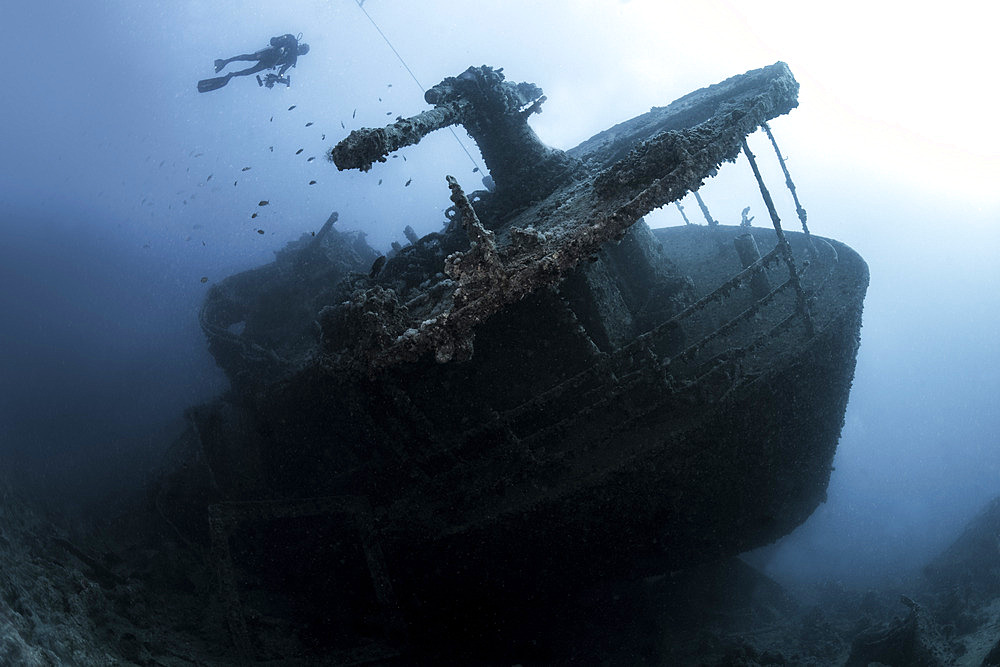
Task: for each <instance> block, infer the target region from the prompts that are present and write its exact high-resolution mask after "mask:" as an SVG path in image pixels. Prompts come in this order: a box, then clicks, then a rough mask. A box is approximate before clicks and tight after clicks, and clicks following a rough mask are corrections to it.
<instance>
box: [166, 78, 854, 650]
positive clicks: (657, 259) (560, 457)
mask: <svg viewBox="0 0 1000 667" xmlns="http://www.w3.org/2000/svg"><path fill="white" fill-rule="evenodd" d="M797 92H798V84H797V83H796V81H795V79H794V78H793V76H792V74H791V72H790V70H789V69H788V67H787V66H786V65H785V64H784V63H776V64H774V65H771V66H769V67H765V68H762V69H759V70H753V71H751V72H747V73H746V74H742V75H739V76H735V77H732V78H730V79H727V80H726V81H723V82H721V83H718V84H715V85H713V86H709V87H707V88H703V89H701V90H697V91H694V92H692V93H690V94H688V95H686V96H684V97H682V98H680V99H678V100H676V101H674V102H673V103H671V104H670V105H668V106H666V107H658V108H654V109H652V110H651V111H650V112H648V113H646V114H643V115H641V116H638V117H636V118H633V119H631V120H627V121H625V122H622V123H620V124H619V125H616V126H614V127H612V128H610V129H608V130H606V131H604V132H601V133H599V134H597V135H595V136H594V137H592V138H591V139H588V140H587V141H585V142H583V143H582V144H580V145H579V146H577V147H575V148H573V149H571V150H568V151H561V150H557V149H554V148H551V147H548V146H545V145H544V144H543V143H542V142H541V141H540V140H539V139H538V137H537V136H536V135H535V133H534V131H533V130H532V129H531V127H530V126H529V124H528V119H529V117H530V116H531V115H532V114H533V113H536V112H538V111H539V110H540V109H541V105H542V104H543V103H544V101H545V97H544V95H543V94H542V90H541V89H540V88H539V87H538V86H536V85H534V84H530V83H517V84H515V83H511V82H508V81H506V79H505V77H504V75H503V72H502V70H500V69H494V68H491V67H487V66H482V67H470V68H469V69H468V70H466V71H465V72H463V73H461V74H460V75H458V76H454V77H448V78H446V79H444V80H443V81H442V82H441V83H439V84H437V85H436V86H434V87H432V88H431V89H430V90H428V91H427V93H426V96H425V99H426V101H427V103H428V104H429V105H430V106H431V108H429V109H428V110H427V111H424V112H422V113H420V114H418V115H416V116H413V117H411V118H400V119H398V120H397V121H396V122H394V123H392V124H390V125H388V126H386V127H383V128H374V129H363V130H356V131H353V132H351V133H350V135H348V136H347V137H346V138H344V139H343V140H342V141H341V142H340V143H338V144H337V145H336V146H334V147H333V148H332V149H331V150H330V152H329V158H330V160H331V161H332V162H333V163H334V164H335V165H336V167H337V168H338V169H360V170H361V171H369V170H373V169H377V166H376V165H377V163H378V162H384V161H385V160H386V157H387V156H388V155H389V154H390V153H391V152H392V151H395V150H397V149H399V148H401V147H403V146H408V145H412V144H416V143H418V142H419V141H420V140H421V138H422V137H424V136H426V135H427V134H428V133H430V132H433V131H435V130H438V129H441V128H444V127H447V126H451V125H461V126H462V127H463V128H464V129H465V130H466V131H467V132H468V133H469V135H470V136H472V138H473V139H474V140H475V141H476V143H477V144H478V146H479V148H480V150H481V152H482V155H483V159H484V161H485V163H486V166H487V167H488V169H489V172H490V177H491V179H492V182H491V183H490V187H488V188H487V189H484V190H475V191H471V192H466V190H465V189H464V188H463V185H462V184H461V183H459V182H458V181H457V180H456V179H455V178H453V177H451V176H447V177H445V176H444V175H442V186H444V185H447V187H448V189H449V191H450V199H451V202H452V206H451V208H449V209H448V213H447V219H446V220H445V221H444V224H443V227H442V229H441V230H440V231H439V232H435V233H431V234H428V235H425V236H423V237H420V238H418V237H417V235H416V234H414V233H413V232H412V230H410V231H409V233H408V234H407V240H408V241H409V243H408V244H407V245H405V246H399V247H394V248H393V249H392V250H391V251H390V252H388V253H386V254H384V255H382V254H381V253H379V252H377V251H375V250H374V249H372V248H371V247H369V246H368V245H367V244H366V243H365V242H364V239H363V236H361V235H359V234H352V233H348V232H340V231H339V230H338V229H337V228H336V223H337V214H333V215H332V216H331V217H330V218H329V219H328V220H327V222H326V224H325V225H323V227H322V229H320V230H319V232H317V233H316V234H315V235H314V236H309V235H307V236H304V237H303V238H302V239H301V240H299V241H298V242H295V243H292V244H289V246H288V247H287V248H286V249H285V250H283V251H282V252H281V253H279V254H278V256H277V257H276V259H275V261H274V262H273V263H272V264H269V265H266V266H263V267H260V268H258V269H254V270H252V271H248V272H244V273H241V274H238V275H235V276H232V277H230V278H228V279H226V280H224V281H222V282H221V283H220V284H219V285H217V286H215V287H213V288H212V290H211V291H210V293H209V296H208V298H207V300H206V303H205V306H204V308H203V310H202V313H201V323H202V327H203V328H204V330H205V332H206V334H207V336H208V339H209V345H210V349H211V351H212V354H213V355H214V356H215V358H216V360H217V362H218V363H219V365H220V366H221V367H222V368H223V369H224V370H225V371H226V373H227V375H228V376H229V378H230V380H231V382H232V390H231V392H230V393H228V394H227V395H226V396H224V397H222V398H220V399H219V400H217V401H215V402H213V403H210V404H207V405H204V406H200V407H198V408H195V409H193V410H191V411H190V415H189V416H190V423H191V427H190V431H189V433H188V436H187V437H186V438H185V439H184V441H183V443H182V444H181V445H179V447H180V448H181V449H182V450H183V452H182V454H183V455H182V456H181V457H180V458H181V459H182V460H184V461H185V464H184V465H182V466H180V467H178V468H177V469H176V470H173V471H171V472H169V473H168V474H166V475H165V477H164V482H163V485H162V488H161V491H160V493H161V499H162V500H163V503H162V506H163V507H164V508H165V513H166V515H167V516H169V517H170V518H171V521H172V523H173V524H174V525H176V526H177V527H178V529H179V530H180V531H181V532H182V533H184V534H185V535H186V536H188V538H189V539H192V540H197V541H200V542H202V543H204V544H206V545H208V544H211V545H212V548H213V553H214V554H215V555H216V557H217V559H218V563H219V565H218V569H219V576H220V581H221V586H222V591H223V597H224V599H225V600H226V603H227V605H228V609H229V623H230V628H231V630H232V633H233V637H234V641H235V642H236V644H237V646H238V647H239V649H240V651H241V652H242V653H243V654H244V655H246V656H264V657H266V656H268V655H270V653H269V651H272V649H273V645H274V642H276V641H277V635H279V634H280V633H281V632H282V630H281V629H282V628H285V627H287V626H288V625H289V624H291V625H295V624H296V623H298V624H300V625H301V624H303V623H304V624H305V625H306V626H308V627H310V628H312V630H310V632H312V633H313V634H314V636H315V637H319V636H321V635H323V633H324V632H326V630H324V629H323V628H324V627H326V626H323V624H322V623H320V626H322V627H318V626H316V625H315V624H316V623H318V622H319V621H317V619H316V618H315V617H313V616H312V614H314V613H318V612H316V609H317V607H316V606H315V605H317V604H319V602H317V601H316V596H317V595H318V594H319V595H331V596H336V597H337V598H338V599H340V600H341V601H342V602H343V605H344V609H346V610H347V611H344V612H343V614H341V615H339V616H337V620H336V623H339V624H343V625H344V627H342V628H340V630H339V632H340V634H339V635H338V636H339V637H341V639H340V640H338V641H340V643H341V644H345V645H349V646H350V645H354V644H357V642H358V641H360V640H358V639H357V638H359V637H361V638H367V639H369V640H372V641H376V642H377V643H379V645H380V646H386V645H387V646H399V645H402V644H405V643H406V642H415V643H417V644H421V643H424V644H427V643H433V642H434V641H436V638H437V639H441V638H449V640H454V637H455V628H454V627H453V624H451V623H449V622H448V621H447V619H449V618H455V617H456V616H461V617H463V618H465V619H467V620H466V622H465V624H464V625H463V629H462V630H461V632H459V634H460V635H462V636H463V637H464V640H461V641H470V642H476V641H480V640H482V638H483V637H486V636H489V637H492V638H493V639H491V640H490V641H492V640H497V641H500V639H498V636H499V635H504V636H506V635H508V634H513V635H517V634H518V633H521V632H523V631H524V627H525V626H524V625H523V624H524V623H527V621H526V620H524V619H523V618H522V616H523V615H524V614H523V610H524V607H525V605H526V601H528V600H533V601H534V602H533V603H532V604H531V605H530V606H532V607H534V608H542V607H544V605H543V604H540V603H539V600H544V599H545V598H546V597H547V596H558V595H560V593H561V592H562V591H565V590H567V589H568V588H570V587H573V586H577V585H579V583H580V582H582V581H597V580H601V579H604V578H607V577H613V576H637V575H639V574H642V573H651V572H662V571H663V570H664V569H669V568H680V567H688V566H691V565H694V564H698V563H702V562H705V561H709V560H714V559H718V558H722V557H726V556H731V555H733V554H736V553H739V552H741V551H745V550H747V549H750V548H753V547H755V546H759V545H761V544H765V543H767V542H770V541H772V540H774V539H776V538H777V537H780V536H781V535H783V534H786V533H787V532H789V531H790V530H792V529H793V528H794V527H795V526H797V525H798V524H799V523H801V522H802V521H803V520H805V518H806V517H808V516H809V514H810V513H811V512H812V511H813V509H814V508H815V507H816V506H817V504H818V503H819V502H821V501H822V499H823V497H824V494H825V489H826V485H827V483H828V481H829V473H830V465H831V461H832V458H833V454H834V451H835V448H836V443H837V439H838V437H839V433H840V429H841V426H842V424H843V414H844V409H845V407H846V402H847V397H848V392H849V389H850V383H851V379H852V376H853V372H854V363H855V355H856V352H857V348H858V340H859V338H858V332H859V328H860V321H861V308H862V301H863V298H864V293H865V289H866V287H867V279H868V277H867V276H868V274H867V267H866V266H865V264H864V262H863V260H861V258H860V257H858V256H857V255H856V254H855V253H854V252H853V251H852V250H850V249H849V248H847V247H846V246H844V245H842V244H840V243H838V242H836V241H833V240H830V239H823V238H820V237H817V236H815V235H811V234H809V233H808V229H807V228H806V227H805V223H806V215H805V209H804V208H803V207H802V205H801V204H800V203H799V202H798V199H797V196H796V198H795V203H796V214H797V215H798V217H799V220H800V221H801V224H802V227H803V232H801V233H800V232H786V231H784V230H783V229H782V225H781V220H780V219H779V215H778V212H777V211H776V208H775V206H774V203H773V201H772V200H771V196H770V193H769V191H768V189H767V186H766V184H765V183H764V182H763V179H762V178H761V175H760V172H759V170H758V168H757V164H756V158H755V156H753V154H752V153H751V152H750V151H749V148H748V146H747V143H746V136H747V135H749V134H751V133H752V132H754V131H756V130H757V129H758V128H762V129H763V130H764V131H765V132H766V133H767V134H768V136H769V137H770V138H771V141H772V142H774V138H773V135H772V134H771V128H770V127H769V126H768V122H769V121H771V120H773V119H775V118H777V117H779V116H781V115H783V114H786V113H788V112H789V111H791V110H792V109H794V108H795V106H796V105H797V103H798V102H797ZM774 146H775V149H777V144H776V143H774ZM776 153H777V154H778V159H779V160H780V152H778V151H777V150H776ZM741 154H742V155H743V156H744V158H745V159H746V161H747V162H749V164H750V166H751V170H750V171H751V174H749V175H748V177H752V178H755V179H756V180H757V182H758V184H759V189H760V192H761V196H762V199H763V201H764V206H765V208H766V209H767V210H768V213H769V218H770V222H771V223H772V224H771V227H772V228H771V229H760V228H754V227H750V226H749V220H748V221H747V222H748V224H747V225H746V226H736V227H727V226H723V225H719V224H717V223H715V222H714V221H711V216H708V218H709V220H710V221H711V223H714V224H709V225H708V226H697V225H685V226H683V227H676V228H670V229H662V230H651V229H650V228H649V227H648V226H646V225H645V223H644V222H643V220H642V217H643V216H644V215H646V214H647V213H649V212H650V211H652V210H654V209H656V208H659V207H661V206H664V205H667V204H671V203H677V202H678V201H679V200H680V199H681V198H682V197H684V196H685V195H686V194H688V193H690V192H694V193H696V194H697V191H698V189H699V187H701V185H702V184H703V183H704V182H705V180H706V179H707V178H710V177H711V176H712V175H714V174H715V173H716V172H717V170H719V169H721V168H723V165H724V164H726V163H731V162H734V161H736V160H737V158H738V157H739V156H740V155H741ZM725 168H730V167H725ZM782 168H783V169H784V170H785V175H786V179H787V184H788V186H789V187H790V188H791V189H792V190H793V194H794V185H793V183H792V179H791V176H790V175H788V172H787V168H786V166H785V165H784V163H783V162H782ZM706 211H707V209H706ZM319 536H322V537H319ZM278 543H282V544H289V543H293V544H296V545H297V547H296V548H295V549H292V550H287V549H286V550H284V551H282V553H281V555H280V557H281V559H282V560H283V562H284V561H296V559H303V558H304V559H306V560H305V561H303V562H309V563H316V562H341V563H345V565H344V567H345V568H346V570H345V571H347V572H350V573H351V576H352V580H353V581H355V583H354V584H351V585H349V586H347V585H345V584H344V583H343V580H342V579H340V580H338V581H340V583H339V584H337V583H335V582H333V581H332V580H330V581H328V585H329V587H330V588H324V586H326V585H327V584H324V585H317V584H316V581H318V580H323V581H327V580H328V579H329V576H328V575H324V574H323V573H322V572H321V569H322V568H320V569H316V570H309V573H310V575H311V576H310V577H305V578H304V579H305V581H309V582H311V583H308V584H307V583H304V582H300V583H297V584H294V585H292V584H289V583H288V582H287V581H284V583H281V584H280V585H279V584H277V583H275V581H277V580H276V579H274V578H273V577H272V578H270V579H269V575H268V571H269V568H270V567H272V566H269V565H267V563H271V562H275V561H274V558H276V557H277V556H275V555H274V554H271V555H268V553H267V550H268V549H269V548H273V547H268V546H267V545H269V544H270V545H273V544H278ZM317 554H320V556H317ZM307 555H308V557H307ZM317 559H318V560H317ZM331 559H337V560H331ZM250 573H256V574H254V575H253V576H250ZM272 574H273V573H272ZM312 575H314V576H312ZM324 577H325V578H324ZM269 580H270V582H271V583H268V581H269ZM248 581H253V582H256V583H254V584H252V585H250V584H247V583H246V582H248ZM241 582H243V583H241ZM358 582H361V583H358ZM338 586H339V587H338ZM262 591H266V592H267V595H263V596H262V594H261V593H262ZM317 591H321V593H317ZM268 596H278V597H286V598H289V599H297V600H300V601H301V600H313V602H309V603H306V602H302V603H301V605H300V607H301V608H302V609H306V610H307V611H304V612H302V614H304V616H302V617H300V618H298V619H296V618H291V617H290V616H289V615H288V614H284V615H282V613H281V612H280V611H279V609H278V607H279V606H280V605H277V606H276V605H275V604H274V603H273V598H271V597H268ZM267 599H272V602H262V600H267ZM309 610H312V611H309ZM351 610H353V612H352V611H351ZM354 612H356V613H354ZM291 616H295V614H292V615H291ZM277 617H281V618H280V620H275V618H277ZM263 618H270V619H271V621H269V622H270V623H271V625H270V626H267V624H266V623H263V622H262V621H261V619H263ZM515 618H518V619H520V620H517V621H515V620H513V619H515ZM262 623H263V624H262ZM345 628H346V629H345ZM324 636H325V635H324ZM350 637H354V639H353V640H352V639H350ZM352 642H353V643H352ZM335 643H336V642H335ZM269 647H271V648H269Z"/></svg>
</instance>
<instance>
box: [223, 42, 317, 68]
mask: <svg viewBox="0 0 1000 667" xmlns="http://www.w3.org/2000/svg"><path fill="white" fill-rule="evenodd" d="M303 46H305V45H303ZM306 49H308V46H306ZM301 52H302V51H300V47H299V41H298V40H297V39H295V36H294V35H282V36H280V37H272V38H271V46H269V47H267V48H265V49H261V50H260V51H255V52H254V53H244V54H241V55H238V56H233V57H232V58H226V59H225V60H216V61H215V71H216V72H219V71H221V70H222V68H223V67H225V66H226V65H228V64H229V63H231V62H234V61H238V60H246V61H257V64H256V65H254V66H253V67H248V68H246V69H242V70H239V71H238V72H230V73H229V75H228V76H246V75H248V74H256V73H257V72H261V71H263V70H266V69H274V68H275V67H277V66H278V65H281V69H280V70H278V76H282V75H283V74H284V73H285V72H286V71H288V68H290V67H294V66H295V63H296V61H297V60H298V57H299V54H300V53H301Z"/></svg>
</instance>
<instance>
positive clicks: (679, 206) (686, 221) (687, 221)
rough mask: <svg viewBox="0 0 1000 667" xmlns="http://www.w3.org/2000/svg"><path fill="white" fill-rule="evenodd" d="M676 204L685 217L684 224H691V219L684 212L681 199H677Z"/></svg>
mask: <svg viewBox="0 0 1000 667" xmlns="http://www.w3.org/2000/svg"><path fill="white" fill-rule="evenodd" d="M674 206H676V207H677V210H678V211H680V212H681V217H682V218H684V224H685V225H690V224H691V221H690V220H688V217H687V213H685V212H684V207H683V206H681V203H680V202H679V201H675V202H674Z"/></svg>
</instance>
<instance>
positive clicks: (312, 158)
mask: <svg viewBox="0 0 1000 667" xmlns="http://www.w3.org/2000/svg"><path fill="white" fill-rule="evenodd" d="M315 159H316V158H315V157H311V158H307V159H306V162H312V161H313V160H315Z"/></svg>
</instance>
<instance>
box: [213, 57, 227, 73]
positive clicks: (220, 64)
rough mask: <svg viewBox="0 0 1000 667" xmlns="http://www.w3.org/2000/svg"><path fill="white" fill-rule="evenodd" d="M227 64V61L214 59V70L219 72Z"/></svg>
mask: <svg viewBox="0 0 1000 667" xmlns="http://www.w3.org/2000/svg"><path fill="white" fill-rule="evenodd" d="M228 64H229V63H227V62H226V61H225V60H216V61H215V71H216V72H221V71H222V68H223V67H225V66H226V65H228Z"/></svg>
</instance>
